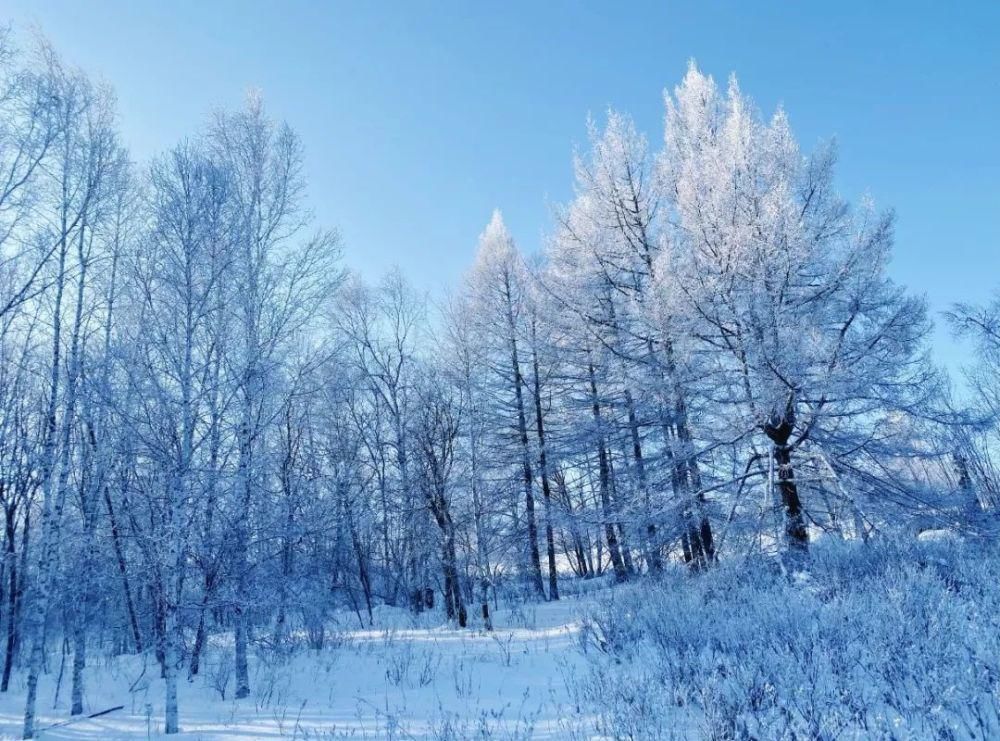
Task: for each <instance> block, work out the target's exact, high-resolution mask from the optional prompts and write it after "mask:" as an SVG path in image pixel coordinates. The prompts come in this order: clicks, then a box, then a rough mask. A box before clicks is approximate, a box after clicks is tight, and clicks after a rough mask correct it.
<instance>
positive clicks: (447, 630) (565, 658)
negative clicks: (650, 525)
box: [0, 598, 586, 739]
mask: <svg viewBox="0 0 1000 741" xmlns="http://www.w3.org/2000/svg"><path fill="white" fill-rule="evenodd" d="M584 602H585V601H584V600H582V599H574V598H570V599H567V600H563V601H561V602H556V603H548V604H539V605H524V606H517V607H513V608H511V607H507V608H504V607H503V606H501V609H499V610H497V611H496V612H495V614H494V620H495V623H496V626H497V628H496V630H495V631H494V632H493V633H492V634H491V633H487V632H485V631H480V630H469V629H465V630H462V629H458V628H452V627H449V626H446V625H441V624H434V623H433V620H435V619H437V617H438V616H436V615H435V616H426V617H425V619H422V620H420V621H417V622H416V624H415V621H414V619H413V617H412V616H410V615H409V614H407V613H406V612H404V611H396V610H392V609H389V608H381V609H380V610H378V611H377V612H376V624H377V625H382V626H386V627H383V628H382V629H366V630H361V629H348V628H346V627H345V628H343V629H341V630H339V631H338V632H337V633H336V634H335V636H333V637H332V639H328V641H327V645H326V647H324V648H323V649H321V650H311V649H308V648H305V647H302V648H301V649H299V650H297V651H295V652H294V653H293V654H292V655H290V656H288V657H287V658H285V659H284V660H280V661H277V660H274V659H270V658H269V659H267V660H258V661H255V663H254V665H253V667H252V669H251V671H252V674H251V687H252V691H251V695H250V697H248V698H245V699H243V700H235V699H233V698H232V691H233V682H232V679H231V678H230V680H229V682H228V686H227V687H226V689H227V695H226V699H225V700H223V699H222V698H221V696H220V693H219V691H218V690H217V689H216V686H217V685H218V684H221V683H222V679H223V678H225V677H226V676H227V673H226V670H227V666H229V664H228V663H227V662H228V661H231V659H230V658H229V655H230V651H229V650H227V647H226V646H225V645H220V644H213V646H212V647H211V649H210V651H209V653H208V656H207V657H206V661H205V663H204V665H203V669H202V673H201V675H200V676H198V677H196V678H195V680H194V681H193V682H185V681H181V682H180V687H179V696H180V697H179V704H180V725H181V731H182V732H181V733H180V734H179V735H178V736H174V737H173V738H187V739H223V738H224V739H234V738H242V739H246V738H260V739H267V738H407V739H410V738H418V739H419V738H442V737H443V738H467V737H469V736H473V735H480V734H483V735H489V737H500V738H538V739H558V738H566V737H568V736H569V735H570V734H571V733H572V731H573V729H574V728H575V726H573V725H572V724H574V723H577V724H579V723H585V722H586V718H584V717H580V716H578V714H577V713H576V711H575V708H572V707H571V705H572V701H571V699H570V696H569V691H568V689H567V687H568V682H567V680H571V679H572V678H573V677H574V676H576V675H577V674H582V669H583V668H584V657H583V655H582V653H581V652H580V651H579V650H578V646H579V633H580V622H579V615H580V614H581V613H582V612H583V610H584V609H585V604H584ZM343 619H344V620H345V621H346V620H347V619H349V617H348V616H344V618H343ZM355 625H356V621H355ZM264 653H265V652H262V654H264ZM67 658H69V657H67ZM67 663H68V662H67ZM143 665H144V662H143V658H141V657H137V656H120V657H114V658H105V657H100V656H94V657H92V659H91V662H90V665H89V666H88V668H87V670H86V689H87V693H86V697H85V713H87V714H90V713H95V712H100V711H101V710H104V709H106V708H110V707H114V706H116V705H124V709H123V710H120V711H117V712H115V713H110V714H108V715H106V716H103V717H100V718H95V719H86V720H80V721H77V722H73V723H71V724H70V725H67V726H62V727H57V728H52V729H50V730H43V731H42V733H40V734H39V738H43V739H96V738H101V739H137V738H160V737H162V734H163V711H164V707H163V703H164V686H163V680H161V679H160V678H159V667H158V665H157V664H156V661H155V659H154V658H153V657H152V656H147V657H146V659H145V672H144V671H143ZM58 672H59V656H58V655H54V656H50V658H49V672H48V673H47V674H46V675H44V676H43V677H42V680H41V684H40V690H39V703H38V705H39V721H38V725H39V727H40V728H42V729H45V728H48V727H50V726H52V725H54V724H56V723H60V722H64V721H66V720H67V719H68V712H69V711H68V709H69V676H68V667H67V673H66V674H65V675H64V677H63V683H62V688H61V691H60V696H59V702H58V705H57V707H55V708H53V699H54V697H55V685H56V677H57V675H58ZM230 673H231V672H230ZM130 688H134V689H133V690H132V691H131V692H130ZM24 692H25V688H24V678H23V677H17V678H15V681H14V682H12V685H11V692H10V693H8V694H7V695H4V696H0V738H19V737H20V729H21V723H22V715H23V711H24Z"/></svg>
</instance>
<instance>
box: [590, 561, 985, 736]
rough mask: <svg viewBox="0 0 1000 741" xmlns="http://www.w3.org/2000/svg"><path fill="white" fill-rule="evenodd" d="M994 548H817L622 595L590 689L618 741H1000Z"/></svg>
mask: <svg viewBox="0 0 1000 741" xmlns="http://www.w3.org/2000/svg"><path fill="white" fill-rule="evenodd" d="M998 563H1000V553H998V551H997V549H996V548H995V547H992V546H990V547H987V546H972V545H962V544H960V543H949V542H931V543H925V542H921V543H913V544H908V545H906V546H905V547H904V546H899V545H894V544H892V543H888V542H883V543H871V544H868V545H866V546H862V545H845V544H838V543H832V542H831V543H825V544H818V545H817V546H816V547H815V548H813V549H812V553H811V557H810V559H809V561H808V562H806V563H803V564H802V568H803V570H802V571H796V572H792V573H786V572H783V571H782V570H781V569H780V568H776V566H775V565H774V563H773V562H771V561H768V560H763V559H762V560H758V561H755V560H753V559H750V560H745V561H739V562H732V563H728V564H723V565H721V566H719V567H717V568H714V569H713V570H711V571H710V572H709V573H706V574H700V575H691V574H688V573H687V572H686V571H682V570H680V569H678V570H677V571H674V572H670V573H668V574H667V575H665V576H664V577H663V578H662V580H660V581H659V582H657V583H654V582H652V581H646V582H644V583H642V584H639V585H636V586H634V587H629V588H626V589H620V590H616V592H614V593H612V594H611V595H610V596H609V597H607V598H606V599H605V600H604V601H603V602H601V603H599V605H598V606H597V607H596V608H595V609H594V611H593V612H592V614H591V615H590V616H589V617H588V619H587V620H586V621H585V626H584V636H585V641H584V646H585V649H586V651H587V654H588V656H589V657H591V666H592V671H591V673H590V677H589V678H588V680H587V681H585V682H584V683H583V685H582V686H580V687H579V688H578V689H577V691H578V692H579V694H580V698H579V700H580V701H581V702H584V703H596V705H597V706H598V707H599V708H600V711H599V720H598V721H597V724H598V728H597V731H598V732H599V733H601V734H602V735H606V736H609V737H612V738H664V737H667V736H668V735H669V734H672V733H677V734H679V735H681V736H687V735H700V736H703V737H706V738H719V739H722V738H751V737H753V738H820V739H825V738H834V737H843V736H847V737H852V736H864V737H876V738H879V737H890V736H891V737H900V736H906V737H908V736H918V737H940V738H982V737H995V736H996V735H997V734H998V733H1000V589H998V588H997V585H996V576H995V571H996V565H997V564H998Z"/></svg>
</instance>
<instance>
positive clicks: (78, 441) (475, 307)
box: [0, 30, 1000, 739]
mask: <svg viewBox="0 0 1000 741" xmlns="http://www.w3.org/2000/svg"><path fill="white" fill-rule="evenodd" d="M682 71H683V70H681V72H682ZM665 82H666V83H668V84H669V87H668V90H667V93H666V94H665V102H664V107H663V109H662V122H663V128H662V130H661V131H656V132H651V133H650V134H649V136H648V138H647V135H646V134H644V133H642V132H640V131H639V130H638V129H637V126H636V125H635V124H634V123H633V121H632V119H631V118H630V117H629V115H628V113H626V112H618V111H608V112H606V113H603V114H601V115H599V116H595V117H594V118H593V119H592V120H591V121H590V123H589V128H588V131H589V136H588V140H587V141H586V142H584V143H583V145H582V146H579V147H578V148H577V154H576V156H575V157H574V158H572V160H571V161H569V160H568V161H567V163H566V177H567V178H568V179H571V180H572V185H573V190H572V193H573V195H572V198H571V199H570V200H568V201H567V202H564V203H560V204H558V205H557V206H555V207H554V208H553V209H552V218H551V223H550V225H549V227H548V229H547V231H546V235H545V238H544V240H542V241H541V242H540V243H539V244H537V245H520V244H516V243H515V241H514V239H513V238H512V236H511V234H510V232H509V231H508V228H507V226H505V223H504V219H503V216H502V208H503V206H504V204H497V206H498V210H497V211H495V212H494V213H493V214H492V216H490V214H488V213H487V214H484V215H483V226H482V232H481V234H479V235H478V240H477V235H475V234H470V235H469V241H468V265H467V269H466V271H465V274H464V278H463V279H462V280H461V281H460V282H459V283H458V284H457V285H453V286H451V287H450V290H448V291H447V292H446V294H445V295H441V296H437V295H433V296H432V295H430V294H428V293H426V292H424V291H423V290H422V289H421V288H420V287H418V286H416V285H415V284H414V283H413V282H411V281H410V280H409V279H408V277H407V276H406V275H405V274H403V273H402V271H399V270H394V271H390V272H389V273H388V274H386V275H385V276H384V277H382V278H381V279H379V280H375V281H370V280H368V281H366V280H364V279H362V278H361V277H360V275H359V273H357V272H356V271H355V270H354V269H353V267H352V265H350V264H348V262H347V260H346V259H344V258H343V256H342V254H341V250H342V247H343V245H342V239H341V237H340V236H339V235H338V232H337V230H336V225H333V224H318V223H316V222H315V220H314V219H313V217H312V214H311V212H310V210H309V208H308V207H307V187H308V183H307V182H306V181H305V177H304V174H303V163H304V161H305V160H304V158H305V157H307V156H308V153H307V152H305V151H303V147H302V144H301V142H300V139H299V138H298V137H297V135H296V133H295V130H294V128H292V127H291V126H290V125H288V124H286V123H284V122H282V120H281V118H282V117H281V116H280V115H279V114H278V113H277V112H275V111H272V110H271V109H270V108H268V107H267V106H266V105H265V102H264V100H263V98H262V96H261V95H260V94H258V93H250V94H249V95H248V96H247V98H246V102H245V104H244V105H243V106H242V107H239V108H236V109H232V110H219V111H215V112H210V111H206V117H205V119H203V121H201V122H200V123H199V122H198V121H194V122H192V128H191V131H190V135H189V136H188V137H186V138H185V139H184V140H183V141H180V142H178V143H177V144H176V145H175V146H173V147H172V148H170V149H168V150H167V151H164V152H162V153H161V154H160V155H159V156H157V157H156V158H155V159H153V160H152V161H148V162H144V161H137V160H136V159H134V158H133V157H131V156H130V154H129V151H128V148H127V142H125V141H124V140H123V138H122V137H121V136H120V135H119V133H118V130H117V126H118V124H117V113H116V102H115V94H114V92H113V90H112V89H110V87H109V86H108V85H107V84H105V83H99V82H97V81H95V80H94V79H93V78H90V77H88V75H87V74H86V73H85V72H84V71H81V70H78V69H77V68H76V67H75V66H74V65H73V64H71V63H70V62H69V61H65V60H63V59H62V58H61V57H60V55H59V53H58V52H57V51H56V50H55V49H53V48H52V47H51V46H50V45H48V44H47V43H46V42H44V41H39V40H37V39H35V40H33V39H32V38H31V37H29V36H24V35H20V34H17V33H14V32H13V31H9V30H8V31H6V32H4V34H3V35H2V36H0V510H2V524H3V539H2V548H3V558H2V559H0V664H2V675H0V733H3V734H9V736H4V737H11V738H15V737H22V738H36V737H42V738H50V737H51V738H57V737H73V738H84V737H87V738H141V737H158V736H159V735H160V734H163V735H170V734H175V733H179V732H180V733H183V734H186V735H187V736H188V737H190V738H216V737H223V736H224V737H227V738H230V737H239V736H242V737H245V738H283V737H290V738H296V737H298V738H441V739H461V738H512V739H513V738H579V739H584V738H614V739H619V738H620V739H653V738H713V739H725V738H795V739H803V738H810V739H833V738H861V737H864V738H868V737H873V738H954V739H958V738H985V737H990V736H994V735H995V734H998V733H1000V590H998V589H997V588H996V584H995V580H996V564H997V563H998V561H997V558H998V556H1000V553H998V552H997V547H996V535H997V529H998V528H997V526H998V520H997V510H996V507H997V505H998V503H1000V499H998V498H1000V468H998V465H1000V460H998V459H997V455H998V450H1000V448H998V442H1000V439H998V437H997V435H998V429H1000V428H998V424H997V423H998V417H997V414H998V409H1000V301H998V302H996V303H992V304H985V305H973V304H961V303H956V304H955V305H954V306H953V308H952V310H951V311H950V312H948V313H946V314H944V315H938V314H937V313H936V312H931V311H930V310H929V309H928V307H927V305H926V303H925V301H924V299H923V298H922V297H921V296H919V295H916V294H915V293H913V292H911V291H909V290H908V289H907V287H906V286H904V285H901V284H899V283H898V282H896V281H894V280H893V275H892V270H891V268H890V261H891V258H892V252H893V244H894V215H893V213H892V211H891V210H889V209H887V208H885V207H883V206H881V205H876V203H875V202H874V201H873V200H871V199H864V200H860V201H858V202H848V201H847V200H845V199H844V198H843V197H842V196H841V195H840V194H839V192H838V189H837V187H836V177H837V175H836V165H837V151H836V147H835V145H834V144H833V143H829V144H820V145H818V146H816V147H813V148H811V149H809V150H805V149H803V148H800V146H799V144H798V143H797V141H796V138H795V136H794V134H793V132H792V129H791V126H790V123H789V118H788V116H786V113H785V112H784V111H783V110H781V109H779V110H777V111H774V112H770V111H761V110H759V109H758V107H757V106H756V105H755V103H754V102H753V100H751V99H750V98H749V97H748V96H747V95H745V94H744V93H743V92H742V91H741V89H740V85H739V83H738V81H737V78H736V77H735V76H734V77H732V78H730V79H729V80H728V81H727V82H725V83H724V84H723V83H720V82H719V81H716V80H715V79H713V77H711V76H709V75H707V74H705V73H703V72H701V71H700V70H699V68H698V67H697V65H696V64H695V63H693V62H692V63H691V65H690V67H689V68H688V69H687V72H686V74H683V76H682V78H679V79H676V80H673V81H670V80H667V81H665ZM792 113H793V114H794V112H792ZM584 114H585V112H582V113H581V115H584ZM570 144H571V142H569V141H567V151H569V146H570ZM862 174H863V173H862ZM933 323H937V324H938V325H945V326H947V327H948V328H949V329H950V331H952V332H953V333H955V334H956V335H957V336H960V337H962V338H964V341H966V342H968V343H969V345H970V347H974V348H975V349H976V354H975V356H974V362H972V363H970V365H969V367H968V369H967V372H966V373H965V374H964V375H961V376H958V375H956V374H954V373H952V374H951V376H949V374H948V373H947V372H946V371H945V370H944V369H943V367H942V366H940V365H939V364H938V362H937V359H936V358H935V357H934V356H933V355H932V352H931V350H932V347H931V331H932V325H933ZM61 733H65V734H71V733H75V734H76V735H70V736H60V735H59V734H61Z"/></svg>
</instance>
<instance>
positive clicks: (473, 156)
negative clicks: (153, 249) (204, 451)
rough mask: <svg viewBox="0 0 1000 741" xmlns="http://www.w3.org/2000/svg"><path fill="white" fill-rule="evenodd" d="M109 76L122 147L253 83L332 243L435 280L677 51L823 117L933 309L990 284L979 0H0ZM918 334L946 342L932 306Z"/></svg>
mask: <svg viewBox="0 0 1000 741" xmlns="http://www.w3.org/2000/svg"><path fill="white" fill-rule="evenodd" d="M0 11H2V12H0V16H6V17H7V18H9V19H10V20H12V21H13V22H14V24H15V26H16V27H17V28H18V29H19V30H26V29H28V28H29V27H30V26H31V25H32V24H35V25H37V27H38V28H40V29H41V30H42V31H43V32H44V33H45V34H46V35H47V36H48V37H49V38H50V39H51V40H52V41H53V42H54V44H55V45H56V47H57V48H58V49H59V50H60V51H61V52H62V54H63V55H64V56H65V57H66V58H67V59H68V60H70V61H72V62H73V63H75V64H78V65H79V66H82V67H84V68H85V69H86V70H88V71H89V72H91V73H92V74H94V75H97V76H100V77H103V78H104V79H106V80H107V81H108V82H110V83H112V84H113V85H114V86H115V88H116V90H117V92H118V96H119V102H120V111H121V123H122V129H123V133H124V136H125V138H126V140H127V142H128V143H129V145H130V147H131V148H132V151H133V153H134V156H135V157H136V159H138V160H144V159H146V158H148V157H150V156H151V155H153V154H155V153H157V152H160V151H162V150H163V149H165V148H167V147H169V146H170V145H172V144H173V143H174V142H176V141H178V140H179V139H180V138H182V137H184V136H185V135H189V134H191V133H194V132H195V131H196V130H197V129H198V128H199V126H200V125H201V124H202V122H203V121H204V120H205V117H206V114H207V113H208V112H209V111H211V110H212V109H214V108H216V107H219V106H233V105H238V104H239V103H240V102H241V100H242V97H243V94H244V92H245V90H246V89H247V88H248V87H259V88H261V89H262V90H263V91H264V95H265V98H266V100H267V102H268V105H269V107H270V109H271V111H272V113H273V114H274V115H276V116H278V117H281V118H284V119H286V120H288V121H289V122H290V123H291V124H292V125H293V126H294V127H295V128H296V129H297V130H298V132H299V133H300V134H301V136H302V138H303V140H304V142H305V146H306V156H307V162H306V169H307V174H308V177H309V181H310V194H311V195H310V198H311V203H312V207H313V208H314V210H315V212H316V214H317V216H318V218H319V220H320V221H321V222H323V223H324V224H327V225H331V226H336V227H338V228H339V229H340V230H341V232H342V234H343V237H344V245H345V255H346V260H347V263H348V265H350V266H351V267H354V268H357V269H359V270H361V271H362V272H363V273H365V274H366V275H369V276H373V277H374V276H376V275H378V274H379V273H381V271H383V270H385V269H386V268H387V267H389V266H390V265H392V264H399V265H400V266H401V267H402V269H403V270H404V271H405V273H406V274H408V275H409V276H411V278H412V279H413V280H414V282H415V283H416V284H417V285H418V286H421V287H423V288H426V289H429V290H431V291H432V292H437V291H440V290H441V289H443V288H444V287H446V286H447V285H450V284H452V283H453V282H454V281H456V280H457V279H458V277H459V276H460V275H461V273H462V271H463V270H464V269H465V268H466V267H467V266H468V264H469V263H470V261H471V259H472V255H473V252H474V250H475V245H476V238H477V235H478V234H479V233H480V231H481V230H482V228H483V226H484V225H485V224H486V222H487V221H488V219H489V216H490V212H491V211H492V209H493V208H494V207H500V208H501V209H502V210H503V212H504V215H505V218H506V220H507V222H508V226H509V227H510V229H511V231H512V232H513V234H514V236H515V237H516V238H517V239H518V240H519V242H520V243H521V245H522V246H523V247H524V248H525V249H527V250H529V251H530V250H534V249H537V248H538V246H539V245H540V243H541V241H542V240H543V238H544V235H545V234H546V232H547V231H548V229H549V228H550V224H551V208H552V205H553V204H554V203H558V202H562V201H565V200H566V199H567V198H568V196H569V194H570V189H571V169H570V163H571V156H572V152H573V148H574V146H575V145H582V144H583V143H584V141H585V133H586V130H585V124H586V117H587V115H588V113H590V114H594V115H595V116H598V117H599V116H600V115H601V114H602V113H603V111H604V110H605V109H607V107H609V106H612V107H615V108H618V109H622V110H625V111H628V112H630V113H631V114H632V115H633V116H634V117H635V119H636V121H637V122H638V125H639V126H640V128H641V129H643V130H644V131H645V132H646V133H647V135H648V136H649V138H650V141H651V142H654V143H658V142H659V140H660V137H661V136H662V120H661V119H662V113H663V104H662V91H663V89H664V88H667V87H670V88H672V87H673V86H674V85H675V84H676V83H677V82H678V81H679V80H680V77H681V76H682V75H683V73H684V70H685V66H686V64H687V61H688V59H690V58H695V59H697V61H698V63H699V65H700V66H701V67H702V69H704V70H706V71H708V72H710V73H712V74H714V75H715V76H716V77H717V78H722V79H724V78H725V77H726V76H728V74H729V73H730V72H735V73H736V74H737V75H738V76H739V78H740V83H741V85H742V87H743V89H744V90H745V91H747V92H748V93H750V94H751V95H752V96H754V97H755V98H756V100H757V103H758V105H759V106H760V107H761V108H762V109H763V110H764V111H766V112H770V111H771V110H772V109H773V108H774V106H776V105H777V104H779V103H782V104H784V106H785V108H786V109H787V111H788V113H789V116H790V118H791V122H792V125H793V127H794V129H795V131H796V133H797V135H798V137H799V140H800V141H801V142H802V143H803V146H804V147H806V148H811V147H812V146H813V145H814V144H815V143H816V142H817V141H819V140H821V139H823V138H828V137H830V136H836V138H837V139H838V142H839V145H840V153H841V160H840V168H839V184H840V187H841V190H842V191H843V192H844V194H845V195H848V196H850V197H857V196H859V195H861V194H863V193H865V192H870V193H871V194H872V195H873V196H874V198H875V199H876V201H877V203H879V204H880V205H885V206H892V207H894V208H895V209H896V211H897V215H898V227H897V247H896V257H895V260H894V262H893V266H892V272H893V275H894V277H896V278H897V279H898V280H899V281H901V282H903V283H905V284H907V285H908V286H910V287H911V288H912V289H913V290H914V291H917V292H919V293H922V294H925V295H927V297H928V299H929V300H930V302H931V306H932V308H933V309H934V310H940V309H943V308H946V307H947V306H948V305H949V304H950V303H951V302H953V301H957V300H973V301H975V300H983V299H985V298H987V297H988V296H989V295H990V293H991V292H992V291H993V290H994V289H995V288H1000V126H998V121H1000V42H998V40H997V39H998V38H1000V3H998V2H985V1H984V2H975V1H974V0H970V1H968V2H963V3H941V2H936V3H931V2H915V1H911V2H878V3H872V2H838V3H791V2H773V3H771V2H730V3H708V2H705V3H702V2H694V1H693V0H692V1H691V2H657V3H653V2H650V3H642V2H629V3H610V2H601V3H597V2H568V1H567V2H559V1H555V0H553V1H550V2H471V1H470V2H455V3H443V2H442V3H426V2H398V3H389V2H361V0H358V2H352V3H339V2H306V1H299V2H294V1H291V2H277V1H275V2H263V1H262V0H261V1H256V0H244V2H230V1H214V2H193V1H192V0H173V1H172V2H152V1H149V2H142V1H139V0H133V1H132V2H126V1H125V0H101V1H98V0H92V1H91V2H79V0H77V1H76V2H72V1H70V0H33V1H32V0H0ZM936 346H937V351H938V357H939V358H940V359H941V360H942V361H944V362H946V363H948V364H949V365H952V366H954V365H955V364H956V362H957V361H958V360H959V359H960V358H961V352H962V350H961V348H960V347H958V346H956V345H955V344H954V343H953V342H951V341H950V340H949V339H948V338H947V333H946V332H944V331H943V330H939V332H938V334H937V337H936Z"/></svg>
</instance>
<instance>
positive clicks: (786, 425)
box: [764, 396, 809, 552]
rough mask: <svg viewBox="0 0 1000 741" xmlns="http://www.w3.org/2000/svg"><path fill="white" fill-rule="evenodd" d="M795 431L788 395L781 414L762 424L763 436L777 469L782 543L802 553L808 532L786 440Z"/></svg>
mask: <svg viewBox="0 0 1000 741" xmlns="http://www.w3.org/2000/svg"><path fill="white" fill-rule="evenodd" d="M794 428H795V402H794V399H793V397H791V396H789V398H788V403H787V404H786V405H785V410H784V412H783V413H779V412H774V413H772V414H771V418H770V419H769V420H768V421H767V422H766V423H765V424H764V434H766V435H767V436H768V437H769V438H770V439H771V442H772V443H773V450H772V455H773V456H774V462H775V464H776V465H777V467H778V491H779V492H780V494H781V503H782V505H783V506H784V508H785V542H786V543H787V545H788V547H789V548H790V549H791V550H793V551H800V552H801V551H805V550H807V549H808V547H809V531H808V530H807V529H806V525H805V518H804V515H803V512H802V501H801V500H800V499H799V490H798V487H797V486H796V484H795V471H794V469H793V468H792V450H791V448H790V447H789V445H788V439H789V438H790V437H791V436H792V430H793V429H794Z"/></svg>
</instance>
